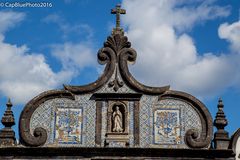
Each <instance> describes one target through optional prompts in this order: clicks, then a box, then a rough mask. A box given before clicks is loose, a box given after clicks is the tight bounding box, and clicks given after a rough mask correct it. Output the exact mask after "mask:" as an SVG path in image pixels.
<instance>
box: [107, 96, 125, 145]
mask: <svg viewBox="0 0 240 160" xmlns="http://www.w3.org/2000/svg"><path fill="white" fill-rule="evenodd" d="M126 104H127V102H119V101H117V102H116V101H110V102H109V106H108V123H107V125H108V127H107V128H108V130H107V133H106V145H107V146H116V144H117V145H120V146H126V145H128V143H129V142H128V141H129V136H128V132H129V131H128V130H129V129H128V126H129V125H128V123H129V122H128V119H129V118H128V107H127V105H126Z"/></svg>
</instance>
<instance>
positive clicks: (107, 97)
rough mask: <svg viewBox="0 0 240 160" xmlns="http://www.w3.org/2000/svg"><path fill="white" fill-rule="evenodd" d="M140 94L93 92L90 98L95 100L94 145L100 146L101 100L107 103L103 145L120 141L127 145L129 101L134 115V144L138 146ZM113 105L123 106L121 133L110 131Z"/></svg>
mask: <svg viewBox="0 0 240 160" xmlns="http://www.w3.org/2000/svg"><path fill="white" fill-rule="evenodd" d="M141 97H142V94H139V93H128V94H120V93H119V94H118V93H95V94H93V95H92V97H91V99H93V100H95V101H96V129H95V131H96V133H95V143H96V146H101V142H102V141H103V140H102V139H101V136H102V135H101V134H102V125H103V124H102V112H101V111H102V107H103V102H105V103H106V104H107V124H106V126H104V127H107V131H106V135H105V142H104V146H109V142H120V143H122V146H129V118H130V117H129V102H132V103H133V104H134V109H133V115H134V117H133V118H134V119H133V121H134V128H133V136H134V146H139V143H140V142H139V140H140V139H139V107H140V106H139V105H140V102H139V101H140V99H141ZM115 105H122V106H123V107H124V124H125V126H124V131H123V132H122V133H116V132H112V127H111V126H112V122H111V120H112V112H113V110H112V108H113V107H114V106H115Z"/></svg>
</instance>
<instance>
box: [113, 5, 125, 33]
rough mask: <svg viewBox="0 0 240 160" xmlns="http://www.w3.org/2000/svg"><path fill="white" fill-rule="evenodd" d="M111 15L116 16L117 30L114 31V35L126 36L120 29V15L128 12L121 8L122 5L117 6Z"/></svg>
mask: <svg viewBox="0 0 240 160" xmlns="http://www.w3.org/2000/svg"><path fill="white" fill-rule="evenodd" d="M111 14H116V28H114V29H113V31H112V34H113V35H114V34H121V35H124V31H123V29H122V28H121V27H120V22H121V21H120V15H121V14H126V10H125V9H122V8H121V5H120V4H118V5H116V8H115V9H112V10H111Z"/></svg>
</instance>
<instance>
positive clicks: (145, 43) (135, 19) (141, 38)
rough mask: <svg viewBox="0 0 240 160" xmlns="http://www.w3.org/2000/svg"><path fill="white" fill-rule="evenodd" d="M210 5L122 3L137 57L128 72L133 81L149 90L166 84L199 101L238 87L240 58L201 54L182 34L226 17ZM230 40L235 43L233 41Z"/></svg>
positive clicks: (173, 0) (224, 10) (153, 0)
mask: <svg viewBox="0 0 240 160" xmlns="http://www.w3.org/2000/svg"><path fill="white" fill-rule="evenodd" d="M214 2H215V1H213V0H211V1H203V0H198V1H184V0H180V1H177V0H162V1H159V0H148V1H145V0H127V1H123V8H125V9H126V10H127V12H128V14H127V15H125V16H124V17H123V19H124V23H125V25H127V26H128V31H127V36H128V37H129V39H130V41H131V42H132V44H133V48H135V49H136V50H137V52H138V59H137V63H136V64H135V65H134V66H133V67H131V70H132V71H133V73H134V74H135V76H136V77H137V79H139V80H140V81H142V82H143V83H146V84H149V85H156V86H162V85H167V84H170V85H171V87H172V89H176V90H183V91H186V92H190V93H192V94H194V95H196V96H199V97H208V96H213V95H216V94H217V93H219V92H221V91H223V90H224V89H226V88H228V87H230V86H233V85H236V84H237V82H238V83H239V82H240V78H239V76H240V73H239V69H237V68H236V66H237V65H238V66H239V65H240V63H239V62H238V61H237V60H240V56H239V55H234V54H230V55H224V54H222V55H220V56H216V55H214V54H213V53H204V54H201V55H200V54H199V53H198V52H197V49H196V46H195V44H194V40H193V39H192V37H190V36H189V35H188V34H187V33H186V31H188V30H189V29H191V28H193V27H194V26H195V25H196V24H199V23H204V22H205V21H207V20H209V19H215V18H218V17H225V16H227V15H229V7H221V6H218V5H216V4H215V3H214ZM227 35H229V34H227ZM231 40H232V41H231V42H232V43H233V44H234V43H237V42H236V39H234V38H231ZM206 41H207V39H206ZM238 44H239V43H238Z"/></svg>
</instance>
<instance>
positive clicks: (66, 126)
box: [54, 107, 83, 144]
mask: <svg viewBox="0 0 240 160" xmlns="http://www.w3.org/2000/svg"><path fill="white" fill-rule="evenodd" d="M82 119H83V118H82V108H62V107H57V109H56V113H55V130H54V139H55V141H56V143H59V144H81V143H82V126H83V125H82V123H83V121H82Z"/></svg>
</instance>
